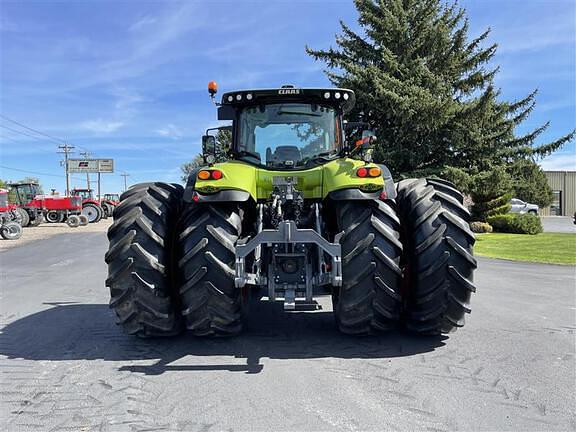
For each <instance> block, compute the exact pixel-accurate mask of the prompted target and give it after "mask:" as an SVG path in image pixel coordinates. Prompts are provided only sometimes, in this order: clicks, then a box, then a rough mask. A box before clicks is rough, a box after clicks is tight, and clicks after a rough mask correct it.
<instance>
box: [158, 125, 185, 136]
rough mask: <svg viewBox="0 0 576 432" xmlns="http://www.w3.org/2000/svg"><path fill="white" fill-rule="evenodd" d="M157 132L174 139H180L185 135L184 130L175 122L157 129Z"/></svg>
mask: <svg viewBox="0 0 576 432" xmlns="http://www.w3.org/2000/svg"><path fill="white" fill-rule="evenodd" d="M156 133H158V134H159V135H161V136H163V137H168V138H172V139H180V138H182V137H183V136H184V134H183V133H182V131H181V130H180V129H179V128H178V127H176V126H175V125H173V124H168V125H166V126H164V127H163V128H160V129H157V130H156Z"/></svg>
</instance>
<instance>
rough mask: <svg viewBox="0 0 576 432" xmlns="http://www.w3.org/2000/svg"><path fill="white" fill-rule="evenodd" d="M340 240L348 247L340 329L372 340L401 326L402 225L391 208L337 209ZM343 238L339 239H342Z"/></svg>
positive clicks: (360, 204)
mask: <svg viewBox="0 0 576 432" xmlns="http://www.w3.org/2000/svg"><path fill="white" fill-rule="evenodd" d="M336 218H337V221H336V222H337V227H338V230H339V231H341V232H342V231H343V234H342V235H341V236H340V237H339V236H338V235H337V236H336V239H335V240H339V242H340V244H341V246H342V279H343V284H342V286H341V287H334V289H333V294H332V301H333V305H334V313H335V317H336V323H337V325H338V328H339V329H340V331H342V332H343V333H347V334H368V333H372V332H373V331H385V330H389V329H391V328H394V327H395V326H396V323H397V321H398V319H399V318H400V308H401V297H400V287H401V278H402V270H401V268H400V258H401V255H402V243H401V242H400V233H399V229H400V221H399V219H398V217H397V215H396V211H395V210H394V208H393V207H392V204H391V203H389V202H383V201H343V202H337V203H336ZM338 237H339V238H338Z"/></svg>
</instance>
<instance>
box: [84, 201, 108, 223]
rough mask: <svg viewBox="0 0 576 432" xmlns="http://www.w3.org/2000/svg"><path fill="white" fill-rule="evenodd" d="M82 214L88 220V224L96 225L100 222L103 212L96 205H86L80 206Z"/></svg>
mask: <svg viewBox="0 0 576 432" xmlns="http://www.w3.org/2000/svg"><path fill="white" fill-rule="evenodd" d="M82 214H83V215H85V216H86V217H87V218H88V222H89V223H96V222H100V219H102V215H103V214H104V211H103V210H102V207H100V206H99V205H98V204H94V203H86V204H83V205H82Z"/></svg>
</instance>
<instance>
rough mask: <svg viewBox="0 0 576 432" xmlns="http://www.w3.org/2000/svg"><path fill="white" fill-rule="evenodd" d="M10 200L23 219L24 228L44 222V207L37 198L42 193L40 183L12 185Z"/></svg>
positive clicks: (10, 187) (10, 185)
mask: <svg viewBox="0 0 576 432" xmlns="http://www.w3.org/2000/svg"><path fill="white" fill-rule="evenodd" d="M8 187H9V192H8V195H9V200H10V202H11V203H12V204H15V205H16V208H17V211H18V213H19V215H20V217H21V219H22V226H23V227H28V226H32V227H33V226H38V225H40V224H41V223H42V222H43V221H44V212H43V209H42V205H41V203H40V202H39V201H38V200H35V198H36V197H37V196H38V195H40V194H41V193H42V191H41V190H40V186H39V185H38V183H32V182H29V183H26V182H20V183H10V184H8Z"/></svg>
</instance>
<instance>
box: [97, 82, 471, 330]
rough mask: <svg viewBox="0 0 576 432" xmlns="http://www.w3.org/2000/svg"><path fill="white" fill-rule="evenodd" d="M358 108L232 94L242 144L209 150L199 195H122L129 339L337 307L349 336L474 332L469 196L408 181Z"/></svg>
mask: <svg viewBox="0 0 576 432" xmlns="http://www.w3.org/2000/svg"><path fill="white" fill-rule="evenodd" d="M209 91H210V94H211V96H212V98H213V99H214V95H215V93H216V85H215V83H210V85H209ZM354 103H355V96H354V92H352V91H351V90H347V89H337V88H329V89H318V88H315V89H301V88H294V87H293V86H283V87H281V88H277V89H267V90H243V91H235V92H230V93H225V94H224V95H223V97H222V101H221V103H219V104H216V105H217V106H218V119H219V120H228V121H231V122H232V127H231V129H230V130H231V137H232V138H231V140H230V142H222V140H217V139H216V138H215V136H214V135H205V136H204V137H203V140H202V146H203V157H204V162H205V166H202V167H199V168H197V169H196V170H195V171H194V172H192V174H191V175H190V177H189V179H188V182H187V184H186V187H185V188H182V187H181V186H180V185H177V184H166V183H144V184H138V185H135V186H133V187H131V188H130V189H129V190H128V191H126V192H125V193H124V194H122V196H121V202H120V204H119V205H118V206H117V207H116V209H115V211H114V224H113V225H112V226H111V227H110V229H109V231H108V238H109V240H110V248H109V250H108V252H107V254H106V258H105V259H106V262H107V264H108V269H109V276H108V279H107V281H106V284H107V286H108V287H109V288H110V292H111V301H110V306H111V308H112V309H113V310H114V311H115V313H116V315H117V317H118V322H119V324H121V325H122V326H123V328H124V329H125V331H127V332H128V333H130V334H135V335H138V336H142V337H147V336H167V335H174V334H177V333H179V332H181V331H182V330H183V329H184V328H186V329H188V330H190V331H191V332H192V333H193V334H195V335H197V336H226V335H234V334H237V333H239V332H240V331H241V330H242V324H243V318H244V316H245V314H246V313H247V310H248V308H247V303H248V302H249V301H250V300H251V299H258V300H264V299H265V300H268V301H281V302H283V304H284V309H285V310H293V309H298V308H301V307H306V308H309V307H311V306H312V307H313V306H314V305H315V297H317V296H319V295H323V294H331V296H332V302H333V309H334V314H335V318H336V323H337V326H338V328H339V329H340V330H341V331H342V332H344V333H348V334H368V333H373V332H378V331H385V330H389V329H392V328H396V327H397V326H399V325H402V326H405V327H406V328H408V329H410V330H413V331H415V332H417V333H420V334H429V335H437V334H442V333H447V332H450V331H452V330H454V329H456V328H457V327H461V326H462V325H464V315H465V313H469V312H470V308H469V301H470V296H471V293H472V292H474V291H475V287H474V285H473V282H472V280H473V271H474V269H475V268H476V260H475V259H474V257H473V254H472V247H473V244H474V235H473V234H472V232H471V231H470V228H469V213H468V211H467V210H466V208H465V207H464V206H463V197H462V195H461V194H460V192H458V191H457V190H456V188H455V187H454V185H452V184H451V183H449V182H446V181H443V180H438V179H409V180H402V181H400V182H399V183H397V184H395V183H394V181H393V179H392V176H391V174H390V171H389V170H388V169H387V168H386V166H384V165H380V164H376V163H373V162H372V157H371V152H372V148H371V147H372V143H373V141H374V139H375V136H374V134H373V133H372V131H370V130H364V131H362V128H363V127H365V124H363V123H361V122H356V123H352V122H346V121H345V120H344V118H343V116H344V115H345V114H346V113H347V112H349V111H350V110H351V109H352V107H353V106H354ZM346 132H347V133H346ZM354 134H356V138H357V139H354V140H352V142H350V141H349V140H348V141H347V140H346V138H345V137H346V136H354Z"/></svg>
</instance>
